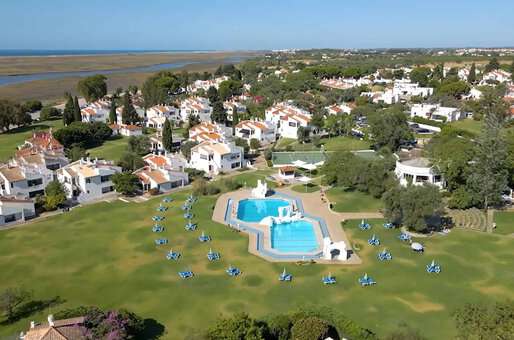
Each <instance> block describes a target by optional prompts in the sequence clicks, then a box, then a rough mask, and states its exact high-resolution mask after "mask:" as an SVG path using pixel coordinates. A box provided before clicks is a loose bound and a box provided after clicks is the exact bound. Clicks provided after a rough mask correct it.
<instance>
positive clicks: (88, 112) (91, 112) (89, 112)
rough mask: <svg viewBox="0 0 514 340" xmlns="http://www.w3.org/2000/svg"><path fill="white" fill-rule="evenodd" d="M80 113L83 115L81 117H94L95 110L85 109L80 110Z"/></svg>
mask: <svg viewBox="0 0 514 340" xmlns="http://www.w3.org/2000/svg"><path fill="white" fill-rule="evenodd" d="M80 113H81V114H82V115H83V116H94V115H96V113H97V112H96V110H95V109H94V108H92V107H86V108H84V109H82V110H80Z"/></svg>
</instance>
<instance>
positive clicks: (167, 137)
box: [162, 119, 173, 152]
mask: <svg viewBox="0 0 514 340" xmlns="http://www.w3.org/2000/svg"><path fill="white" fill-rule="evenodd" d="M162 145H163V147H164V150H166V151H168V152H171V150H172V149H173V129H172V127H171V123H170V121H169V120H168V119H166V121H165V122H164V126H163V128H162Z"/></svg>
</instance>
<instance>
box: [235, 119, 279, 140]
mask: <svg viewBox="0 0 514 340" xmlns="http://www.w3.org/2000/svg"><path fill="white" fill-rule="evenodd" d="M235 136H236V137H239V138H242V139H245V140H246V141H248V143H250V140H251V139H257V140H258V141H259V142H260V143H261V145H267V144H271V143H274V142H275V140H276V134H275V125H274V124H273V123H270V122H266V121H265V122H259V121H254V120H243V121H241V122H239V123H238V124H237V125H236V126H235Z"/></svg>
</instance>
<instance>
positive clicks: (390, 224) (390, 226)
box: [384, 222, 394, 229]
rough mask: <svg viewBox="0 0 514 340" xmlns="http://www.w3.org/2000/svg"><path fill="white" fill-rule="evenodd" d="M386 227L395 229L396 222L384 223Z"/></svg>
mask: <svg viewBox="0 0 514 340" xmlns="http://www.w3.org/2000/svg"><path fill="white" fill-rule="evenodd" d="M384 228H386V229H394V224H392V223H391V222H387V223H384Z"/></svg>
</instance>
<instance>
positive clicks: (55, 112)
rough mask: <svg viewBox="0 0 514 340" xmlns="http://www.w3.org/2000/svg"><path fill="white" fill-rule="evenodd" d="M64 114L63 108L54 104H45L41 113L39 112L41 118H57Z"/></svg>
mask: <svg viewBox="0 0 514 340" xmlns="http://www.w3.org/2000/svg"><path fill="white" fill-rule="evenodd" d="M61 115H62V112H61V110H59V109H57V108H55V107H53V106H45V107H44V108H43V109H42V110H41V113H40V114H39V120H49V119H52V118H57V117H60V116H61Z"/></svg>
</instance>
